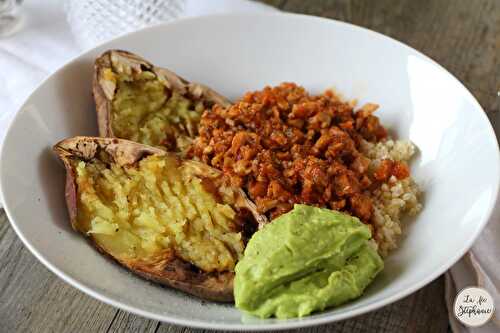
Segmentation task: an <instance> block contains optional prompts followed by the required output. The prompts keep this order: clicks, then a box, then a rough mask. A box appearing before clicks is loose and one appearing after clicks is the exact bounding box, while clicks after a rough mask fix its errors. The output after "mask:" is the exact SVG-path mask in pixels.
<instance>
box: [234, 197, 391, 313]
mask: <svg viewBox="0 0 500 333" xmlns="http://www.w3.org/2000/svg"><path fill="white" fill-rule="evenodd" d="M370 238H371V232H370V229H369V228H368V226H366V225H364V224H363V223H362V222H361V221H360V220H359V219H357V218H356V217H352V216H350V215H347V214H344V213H340V212H337V211H333V210H329V209H324V208H316V207H311V206H307V205H295V206H294V209H293V210H292V211H290V212H288V213H286V214H284V215H281V216H280V217H278V218H276V219H275V220H273V221H272V223H270V224H268V225H266V226H265V227H264V228H262V229H261V230H259V231H257V232H256V233H255V234H254V235H253V236H252V238H251V239H250V241H249V242H248V244H247V247H246V249H245V253H244V256H243V258H242V259H241V260H240V261H239V262H238V264H237V265H236V269H235V271H236V276H235V280H234V296H235V303H236V307H237V308H239V309H241V310H244V311H246V312H249V313H251V314H253V315H255V316H258V317H261V318H267V317H271V316H275V317H277V318H291V317H302V316H306V315H309V314H310V313H311V312H314V311H321V310H324V309H325V308H327V307H331V306H337V305H340V304H342V303H345V302H347V301H349V300H352V299H354V298H357V297H359V296H360V295H361V294H362V293H363V291H364V290H365V288H366V287H367V286H368V285H369V284H370V283H371V282H372V281H373V279H374V278H375V276H376V275H377V274H378V273H379V272H380V271H381V270H382V269H383V267H384V263H383V261H382V259H381V257H380V256H379V255H378V253H377V251H376V250H375V249H374V248H373V247H372V246H371V245H370V244H369V239H370Z"/></svg>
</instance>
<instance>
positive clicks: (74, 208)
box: [54, 137, 262, 301]
mask: <svg viewBox="0 0 500 333" xmlns="http://www.w3.org/2000/svg"><path fill="white" fill-rule="evenodd" d="M54 150H55V151H56V153H57V154H58V156H59V157H60V158H61V160H62V161H63V162H64V164H65V167H66V172H67V179H66V201H67V206H68V210H69V214H70V219H71V224H72V226H73V228H74V229H76V230H77V231H79V232H81V233H82V234H84V235H86V236H88V237H89V239H91V241H92V242H93V243H94V244H95V245H96V247H97V248H98V249H99V250H100V251H102V252H104V253H106V254H108V255H110V256H111V257H112V258H114V259H115V260H117V261H118V262H119V263H121V264H122V265H124V266H126V267H127V268H129V269H131V270H132V271H134V272H136V273H138V274H140V275H142V276H145V277H147V278H149V279H152V280H155V281H157V282H160V283H162V284H165V285H169V286H172V287H175V288H178V289H181V290H184V291H186V292H189V293H192V294H194V295H197V296H199V297H203V298H207V299H212V300H219V301H230V300H232V279H233V276H234V273H233V272H234V266H235V264H236V262H237V260H238V259H239V258H240V256H241V255H242V253H243V250H244V246H245V229H246V228H248V226H249V225H253V226H256V222H259V220H260V219H261V217H260V216H258V215H257V214H256V210H255V206H254V205H253V204H252V203H251V202H250V201H249V200H248V199H247V198H246V196H245V194H244V193H243V192H242V191H241V190H240V189H239V188H234V187H231V186H229V185H228V184H227V182H226V181H225V179H224V177H223V176H222V174H221V172H220V171H218V170H215V169H213V168H210V167H208V166H206V165H204V164H202V163H199V162H196V161H190V160H182V159H180V158H179V157H178V156H177V155H175V154H173V153H167V152H165V151H163V150H161V149H156V148H152V147H148V146H145V145H141V144H138V143H134V142H130V141H127V140H119V139H107V138H91V137H76V138H72V139H67V140H64V141H62V142H60V143H58V144H57V145H56V146H55V147H54ZM260 222H262V221H260Z"/></svg>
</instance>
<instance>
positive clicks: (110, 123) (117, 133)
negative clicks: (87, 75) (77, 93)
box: [93, 50, 230, 153]
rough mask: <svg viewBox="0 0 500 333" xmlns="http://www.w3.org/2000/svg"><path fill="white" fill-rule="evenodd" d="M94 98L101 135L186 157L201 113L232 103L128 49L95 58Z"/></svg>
mask: <svg viewBox="0 0 500 333" xmlns="http://www.w3.org/2000/svg"><path fill="white" fill-rule="evenodd" d="M93 95H94V101H95V104H96V111H97V121H98V126H99V135H100V136H103V137H116V138H122V139H128V140H132V141H136V142H139V143H143V144H147V145H151V146H155V147H159V148H163V149H166V150H168V151H173V152H180V153H184V152H185V151H186V149H187V148H188V147H189V146H190V143H191V141H192V139H193V138H194V137H195V136H196V135H197V134H198V123H199V121H200V117H201V114H202V113H203V111H204V110H206V109H208V108H211V107H212V105H214V104H220V105H222V106H228V105H229V104H230V102H229V101H228V100H227V99H226V98H225V97H223V96H222V95H220V94H218V93H217V92H215V91H213V90H212V89H210V88H208V87H205V86H203V85H201V84H198V83H191V82H188V81H186V80H184V79H183V78H181V77H179V76H177V75H176V74H175V73H173V72H172V71H170V70H168V69H165V68H159V67H156V66H154V65H152V64H150V63H149V62H148V61H146V60H144V59H142V58H141V57H139V56H137V55H135V54H132V53H130V52H126V51H120V50H110V51H107V52H105V53H104V54H103V55H101V56H100V57H99V58H97V59H96V61H95V65H94V79H93Z"/></svg>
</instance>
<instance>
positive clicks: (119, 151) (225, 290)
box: [54, 136, 259, 302]
mask: <svg viewBox="0 0 500 333" xmlns="http://www.w3.org/2000/svg"><path fill="white" fill-rule="evenodd" d="M54 151H55V153H56V154H57V155H58V157H59V158H60V159H61V161H62V162H63V164H64V166H65V168H66V189H65V198H66V205H67V208H68V213H69V217H70V222H71V225H72V227H73V228H74V229H75V230H77V231H80V232H81V230H78V224H77V216H78V205H77V198H78V196H77V190H78V189H77V183H76V174H75V170H74V168H73V166H72V165H71V162H70V161H71V159H73V158H78V159H81V160H92V159H93V158H96V155H97V154H98V153H99V152H100V151H105V152H106V153H107V155H108V156H110V157H111V159H112V162H113V163H116V164H118V165H120V166H125V165H133V164H134V163H136V162H138V161H139V160H141V159H142V158H144V157H147V156H149V155H158V156H164V155H166V154H171V155H172V156H176V155H175V154H173V153H168V152H165V151H164V150H162V149H158V148H154V147H150V146H146V145H142V144H139V143H135V142H132V141H128V140H123V139H116V138H95V137H84V136H80V137H74V138H70V139H66V140H63V141H61V142H59V143H57V144H56V145H55V146H54ZM176 158H178V157H176ZM178 161H179V165H180V164H181V163H183V161H182V160H181V159H180V158H178ZM186 163H192V165H191V168H193V169H194V170H195V171H194V172H195V174H198V175H200V176H201V175H207V174H210V175H212V177H213V176H214V175H215V176H216V177H215V179H216V181H217V180H219V179H220V177H218V174H221V173H220V171H218V170H215V169H212V168H210V167H208V166H205V165H203V164H201V163H199V162H194V161H187V162H186ZM204 168H209V169H207V170H204ZM197 170H198V171H197ZM221 175H222V174H221ZM238 190H239V189H238ZM238 194H239V195H238V198H237V200H236V203H235V206H236V208H237V209H247V210H250V211H251V212H252V214H257V213H256V210H255V206H252V205H253V203H252V202H251V201H249V200H248V198H246V196H245V195H244V193H243V192H242V191H241V190H239V192H238ZM255 216H258V215H254V217H255ZM256 220H257V221H259V219H258V218H256ZM87 236H88V235H87ZM88 239H89V240H90V241H91V242H92V244H93V245H94V246H95V247H96V248H97V249H98V250H99V251H100V252H102V253H104V254H106V255H108V256H110V257H111V258H113V259H114V260H115V261H117V262H118V263H120V264H121V265H123V266H124V267H126V268H128V269H129V270H131V271H133V272H134V273H136V274H138V275H140V276H142V277H144V278H146V279H148V280H152V281H154V282H157V283H159V284H162V285H165V286H169V287H172V288H175V289H179V290H182V291H184V292H186V293H189V294H192V295H195V296H197V297H200V298H203V299H207V300H212V301H219V302H232V301H233V278H234V273H233V272H222V273H216V272H214V273H207V272H203V271H202V270H200V269H198V268H196V267H194V266H193V265H192V264H190V263H188V262H186V261H184V260H182V259H180V258H178V257H176V255H175V253H174V251H173V250H171V251H169V250H167V251H165V253H162V257H161V258H157V260H155V261H154V262H146V261H141V260H137V259H136V260H121V259H120V258H116V257H114V256H112V255H111V254H110V253H107V252H106V251H105V250H104V249H103V248H101V247H100V246H99V244H98V243H97V242H96V241H95V239H93V237H92V235H90V236H89V237H88Z"/></svg>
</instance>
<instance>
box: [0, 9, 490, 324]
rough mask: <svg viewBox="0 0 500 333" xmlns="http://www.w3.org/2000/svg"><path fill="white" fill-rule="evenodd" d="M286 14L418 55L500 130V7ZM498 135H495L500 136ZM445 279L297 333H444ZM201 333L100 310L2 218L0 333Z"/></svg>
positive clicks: (0, 214)
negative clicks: (443, 72)
mask: <svg viewBox="0 0 500 333" xmlns="http://www.w3.org/2000/svg"><path fill="white" fill-rule="evenodd" d="M263 2H266V3H268V4H271V5H274V6H276V7H278V8H281V9H283V10H286V11H292V12H297V13H305V14H311V15H318V16H324V17H329V18H334V19H338V20H343V21H347V22H352V23H354V24H357V25H360V26H364V27H367V28H370V29H373V30H375V31H379V32H381V33H384V34H386V35H389V36H391V37H394V38H396V39H398V40H400V41H403V42H405V43H407V44H409V45H410V46H412V47H415V48H416V49H418V50H420V51H422V52H423V53H425V54H427V55H428V56H430V57H431V58H433V59H435V60H436V61H437V62H439V63H440V64H442V65H443V66H444V67H445V68H447V69H448V70H449V71H450V72H452V73H453V74H454V75H455V76H457V78H459V79H460V80H461V81H462V82H464V83H465V85H466V86H467V87H468V88H469V89H470V90H471V91H472V92H473V93H474V95H475V96H476V97H477V98H478V100H479V101H480V103H481V104H482V106H483V108H484V109H485V110H486V111H487V112H488V114H489V117H490V119H491V120H492V122H494V123H496V125H497V126H495V127H496V128H497V129H500V126H499V125H500V111H499V109H500V102H499V101H500V98H499V97H498V96H497V91H499V90H500V83H499V80H500V65H499V57H500V52H499V51H498V50H500V31H499V30H500V1H497V0H475V1H470V0H424V1H414V0H400V1H395V0H377V1H372V0H325V1H316V0H313V1H302V0H267V1H263ZM498 134H499V133H498V132H497V135H498ZM443 296H444V288H443V279H442V278H439V279H438V280H436V281H434V282H432V283H431V284H429V285H428V286H427V287H425V288H423V289H421V290H420V291H418V292H416V293H415V294H413V295H411V296H409V297H407V298H405V299H403V300H401V301H399V302H396V303H394V304H392V305H389V306H387V307H385V308H383V309H380V310H378V311H375V312H372V313H369V314H366V315H363V316H360V317H358V318H355V319H351V320H346V321H343V322H339V323H335V324H332V325H326V326H320V327H314V328H309V329H302V330H299V331H297V332H303V333H305V332H307V333H315V332H324V331H335V332H445V331H446V330H447V328H448V321H447V313H446V309H445V305H444V301H443ZM3 332H151V333H156V332H170V333H176V332H185V333H190V332H204V330H193V329H189V328H185V327H179V326H173V325H168V324H163V323H159V322H157V321H153V320H148V319H144V318H141V317H138V316H135V315H132V314H129V313H126V312H123V311H121V310H116V309H114V308H112V307H110V306H108V305H105V304H103V303H100V302H99V301H96V300H94V299H92V298H90V297H88V296H86V295H85V294H83V293H81V292H79V291H78V290H76V289H74V288H73V287H70V286H69V285H67V284H66V283H64V282H63V281H62V280H60V279H58V278H57V277H56V276H55V275H53V274H52V273H51V272H49V271H48V270H47V269H46V268H44V267H43V266H42V265H41V264H40V263H39V262H38V261H37V260H36V259H35V258H34V257H33V256H32V255H31V254H30V253H29V252H28V250H27V249H26V248H25V247H24V246H23V245H22V244H21V242H20V240H19V239H18V238H17V236H16V235H15V233H14V231H13V230H12V228H11V227H10V225H9V223H8V221H7V219H6V217H5V213H4V212H3V211H0V333H3Z"/></svg>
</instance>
